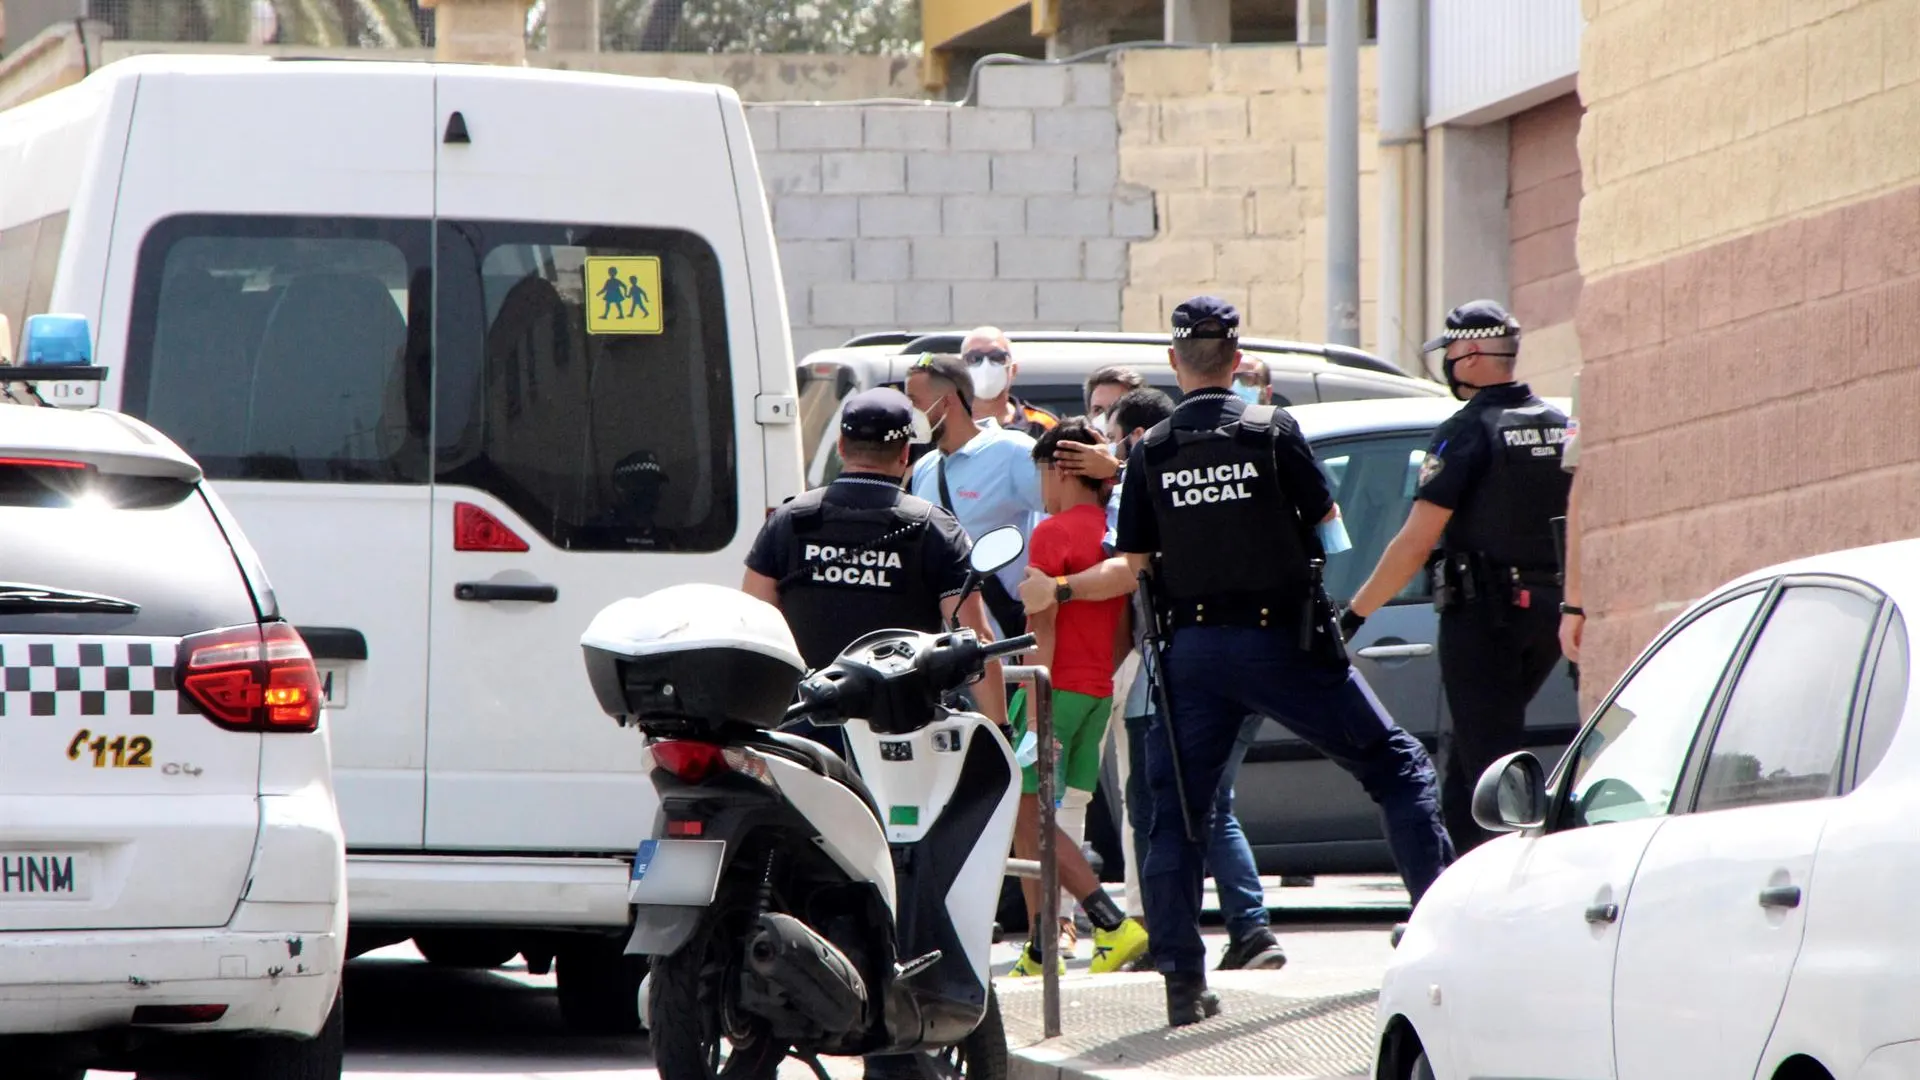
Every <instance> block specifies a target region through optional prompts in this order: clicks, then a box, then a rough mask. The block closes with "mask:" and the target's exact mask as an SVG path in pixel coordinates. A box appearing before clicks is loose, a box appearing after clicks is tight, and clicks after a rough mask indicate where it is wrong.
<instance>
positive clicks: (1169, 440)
mask: <svg viewBox="0 0 1920 1080" xmlns="http://www.w3.org/2000/svg"><path fill="white" fill-rule="evenodd" d="M1239 327H1240V316H1239V314H1238V313H1237V312H1236V311H1235V310H1234V309H1233V306H1232V305H1231V304H1228V303H1227V302H1225V301H1224V300H1220V299H1217V298H1215V297H1210V296H1201V297H1195V298H1194V299H1192V300H1188V301H1187V302H1186V303H1183V304H1181V305H1180V306H1179V307H1178V308H1176V309H1174V313H1173V349H1172V350H1171V358H1172V362H1173V369H1174V373H1175V375H1176V376H1177V378H1178V380H1179V383H1180V389H1181V390H1182V391H1183V392H1184V393H1185V395H1186V396H1185V398H1184V400H1182V401H1181V403H1180V405H1179V407H1178V408H1177V409H1175V410H1174V413H1173V416H1172V417H1170V418H1169V419H1168V420H1165V421H1163V422H1161V423H1160V424H1157V425H1155V426H1154V428H1153V429H1152V430H1151V431H1149V432H1148V433H1147V435H1146V437H1145V438H1143V439H1142V440H1141V442H1140V445H1139V446H1138V447H1137V448H1136V449H1135V450H1134V451H1133V453H1130V454H1129V455H1128V461H1129V467H1128V469H1127V471H1126V478H1125V479H1124V481H1122V485H1121V501H1120V511H1119V520H1118V528H1117V535H1116V537H1115V541H1116V542H1115V545H1114V546H1115V548H1116V549H1117V550H1119V551H1121V552H1123V553H1125V554H1126V557H1127V561H1128V563H1129V564H1131V565H1132V566H1133V567H1134V568H1135V569H1136V570H1141V569H1149V568H1151V569H1152V571H1153V574H1154V578H1153V596H1154V599H1155V603H1156V607H1157V608H1158V614H1159V617H1160V621H1161V622H1162V624H1163V625H1165V626H1168V627H1170V628H1171V640H1170V642H1168V644H1167V645H1166V647H1165V653H1164V661H1163V666H1162V670H1163V671H1165V672H1166V675H1167V686H1166V689H1167V697H1168V699H1169V700H1168V705H1169V707H1170V715H1169V716H1167V717H1165V718H1162V717H1156V718H1155V719H1154V722H1153V726H1152V727H1151V728H1150V729H1149V730H1148V743H1147V783H1148V787H1149V789H1150V790H1151V792H1152V796H1153V827H1152V833H1151V841H1150V843H1149V849H1148V852H1147V856H1146V864H1145V866H1144V867H1143V868H1142V876H1143V877H1144V879H1145V881H1146V884H1147V888H1146V890H1145V891H1146V900H1147V924H1148V926H1150V927H1151V928H1152V931H1153V954H1154V960H1155V964H1156V966H1157V967H1158V968H1159V969H1160V971H1161V972H1162V973H1163V974H1165V976H1166V979H1167V1020H1168V1022H1169V1023H1170V1024H1173V1025H1175V1026H1179V1025H1182V1024H1191V1023H1195V1022H1198V1021H1200V1020H1203V1019H1205V1018H1206V1017H1208V1016H1212V1015H1214V1014H1216V1013H1217V1012H1218V1011H1219V1001H1218V999H1217V998H1215V997H1214V995H1212V994H1210V993H1209V992H1208V991H1207V989H1206V959H1207V958H1206V952H1205V947H1204V946H1203V945H1202V943H1201V939H1200V926H1199V917H1200V892H1201V883H1202V877H1203V874H1204V872H1205V869H1204V868H1205V862H1206V845H1205V838H1206V836H1207V823H1208V815H1209V814H1211V812H1212V810H1213V805H1214V796H1215V793H1216V791H1217V789H1218V788H1219V785H1220V783H1221V779H1222V775H1223V773H1224V771H1225V767H1226V764H1227V760H1228V755H1229V754H1230V753H1231V752H1232V750H1233V746H1234V740H1235V739H1236V738H1237V737H1238V736H1239V734H1240V725H1241V721H1242V720H1243V719H1244V718H1245V717H1246V716H1247V714H1248V713H1258V714H1261V715H1264V716H1270V717H1273V718H1274V719H1276V720H1278V721H1279V722H1280V723H1281V724H1283V725H1285V726H1286V727H1287V728H1288V729H1289V730H1291V731H1293V732H1294V734H1296V735H1298V736H1299V737H1300V738H1302V739H1304V740H1305V741H1306V742H1307V743H1308V744H1310V745H1312V746H1313V747H1314V748H1316V749H1318V750H1319V751H1321V752H1322V753H1324V754H1326V755H1327V757H1329V758H1331V759H1332V760H1333V761H1334V762H1336V763H1338V764H1339V765H1340V766H1341V767H1342V768H1344V769H1346V770H1347V771H1348V772H1349V773H1351V774H1352V775H1353V776H1354V777H1355V778H1356V779H1358V780H1359V781H1360V782H1361V784H1362V785H1364V786H1365V788H1366V790H1367V793H1368V794H1369V795H1371V796H1372V797H1373V799H1374V801H1375V802H1377V803H1379V804H1380V806H1381V808H1382V810H1383V811H1384V812H1385V818H1386V824H1387V836H1388V843H1389V846H1390V847H1391V849H1392V851H1393V855H1394V860H1395V862H1396V863H1397V864H1398V865H1399V867H1400V873H1401V877H1402V878H1404V879H1405V881H1406V883H1407V888H1408V890H1409V891H1410V892H1411V893H1412V894H1413V897H1414V899H1415V900H1418V899H1419V897H1420V895H1421V894H1422V893H1424V892H1425V891H1426V888H1427V886H1428V885H1430V884H1432V882H1433V880H1434V879H1435V878H1436V877H1438V876H1439V875H1440V871H1441V870H1442V869H1443V868H1444V867H1445V866H1446V865H1447V863H1449V862H1450V861H1452V859H1453V847H1452V845H1451V844H1450V843H1449V842H1448V839H1447V834H1446V830H1445V829H1444V828H1443V827H1442V826H1441V823H1440V807H1439V796H1438V792H1437V790H1436V784H1435V780H1434V772H1433V765H1432V762H1430V761H1429V760H1428V758H1427V753H1426V750H1425V749H1424V748H1423V747H1422V746H1421V745H1420V742H1419V740H1417V739H1415V738H1413V737H1412V736H1411V735H1408V734H1407V733H1406V732H1404V731H1402V730H1400V728H1399V727H1398V726H1396V725H1395V724H1394V722H1393V720H1392V718H1391V717H1389V716H1388V715H1387V712H1386V710H1385V709H1384V708H1382V707H1381V705H1380V702H1379V699H1377V698H1375V697H1374V695H1373V692H1372V690H1370V689H1369V688H1368V687H1367V685H1366V683H1365V682H1364V681H1362V680H1361V678H1360V676H1359V675H1358V673H1356V672H1355V671H1354V670H1353V668H1352V666H1351V665H1349V664H1348V663H1347V658H1346V651H1345V649H1344V648H1343V647H1342V646H1341V643H1340V639H1339V632H1338V629H1337V627H1336V625H1335V620H1334V613H1333V610H1332V607H1331V605H1330V604H1328V603H1327V602H1325V601H1324V599H1322V598H1321V594H1320V590H1319V588H1318V576H1317V570H1316V568H1315V560H1317V559H1319V558H1321V548H1320V542H1319V539H1318V537H1317V535H1316V532H1315V527H1316V526H1317V525H1319V524H1320V523H1322V522H1328V521H1332V520H1333V518H1334V516H1335V509H1334V505H1333V496H1332V494H1331V493H1330V491H1329V490H1328V487H1327V480H1326V476H1325V474H1323V473H1322V472H1321V471H1320V468H1319V465H1318V463H1316V462H1315V461H1314V457H1313V451H1312V450H1311V449H1310V448H1309V447H1308V445H1307V442H1306V440H1305V439H1304V438H1303V437H1302V436H1301V435H1300V429H1299V427H1298V426H1296V425H1295V423H1294V422H1293V419H1292V417H1290V416H1289V415H1287V413H1286V412H1285V411H1284V410H1281V409H1276V408H1274V407H1272V406H1261V405H1248V404H1246V403H1244V402H1242V401H1241V400H1240V399H1239V398H1238V397H1236V396H1235V395H1234V394H1233V391H1232V389H1231V388H1232V386H1233V378H1234V369H1235V366H1236V365H1237V364H1238V362H1239V360H1240V352H1239V347H1238V343H1237V339H1238V337H1239ZM1156 555H1157V556H1158V558H1157V559H1156V558H1155V556H1156ZM1183 798H1184V800H1185V805H1186V809H1185V812H1184V813H1183V812H1182V806H1181V803H1182V799H1183ZM1188 817H1190V818H1191V820H1192V822H1193V823H1194V825H1195V828H1194V829H1193V830H1192V831H1191V833H1189V831H1188V829H1187V828H1186V826H1185V819H1186V818H1188ZM1190 836H1192V837H1199V838H1200V839H1198V840H1195V839H1190Z"/></svg>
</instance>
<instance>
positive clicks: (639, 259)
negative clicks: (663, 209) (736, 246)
mask: <svg viewBox="0 0 1920 1080" xmlns="http://www.w3.org/2000/svg"><path fill="white" fill-rule="evenodd" d="M439 230H440V231H439V238H438V243H439V263H438V267H439V268H438V279H439V300H438V303H439V318H438V320H437V322H438V331H437V333H438V338H437V341H436V343H435V344H436V352H437V356H438V363H439V371H438V374H439V378H438V381H437V384H436V389H435V397H436V400H437V402H438V408H439V415H438V418H437V424H436V428H435V431H436V435H435V441H436V444H437V446H436V451H435V459H434V460H435V466H434V471H435V478H436V481H437V482H438V483H442V484H457V485H465V486H469V487H474V488H478V489H480V490H483V491H486V492H488V493H490V494H492V495H493V496H495V497H496V498H498V499H500V500H501V501H502V502H504V503H505V504H506V505H507V506H509V507H511V508H512V509H513V511H514V512H515V513H516V514H518V515H520V516H521V517H523V518H525V519H526V520H527V522H528V523H529V524H531V525H532V526H533V527H534V528H536V529H538V530H540V532H541V533H542V534H543V535H544V536H546V538H547V539H548V540H549V541H551V542H552V543H554V544H556V545H558V546H559V547H562V548H566V549H570V550H576V551H631V550H666V551H717V550H719V549H721V548H723V547H725V546H726V545H727V544H728V542H730V541H731V540H732V539H733V535H734V531H735V528H736V526H737V525H738V521H739V510H738V507H737V502H738V498H737V491H736V488H737V482H736V476H737V462H736V448H735V445H734V429H733V376H732V363H731V357H730V354H729V347H728V341H727V329H726V302H725V299H726V298H725V294H724V291H723V289H722V283H721V279H720V264H719V260H718V259H717V258H716V257H715V256H714V253H713V249H712V248H710V247H708V246H707V244H706V243H705V241H703V240H701V239H700V238H698V237H696V236H694V235H692V234H691V233H686V232H680V231H676V230H654V229H629V228H611V227H604V226H565V225H546V224H538V225H536V224H517V223H502V222H442V223H441V224H440V226H439Z"/></svg>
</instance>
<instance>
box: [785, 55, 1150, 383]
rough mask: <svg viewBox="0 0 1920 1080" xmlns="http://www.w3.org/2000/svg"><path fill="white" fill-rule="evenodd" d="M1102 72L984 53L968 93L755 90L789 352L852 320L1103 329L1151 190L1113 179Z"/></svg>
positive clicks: (1113, 131) (1108, 88)
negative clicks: (831, 94) (892, 101)
mask: <svg viewBox="0 0 1920 1080" xmlns="http://www.w3.org/2000/svg"><path fill="white" fill-rule="evenodd" d="M1114 78H1115V76H1114V70H1113V68H1112V67H1111V66H1109V65H1108V64H1106V63H1097V64H1075V65H1069V66H1045V67H1042V66H997V67H989V68H986V69H985V70H983V71H982V72H981V76H980V85H979V94H978V104H977V105H972V106H965V107H956V106H951V105H938V104H928V105H920V106H916V105H867V106H834V105H752V106H749V107H748V113H747V115H748V121H749V123H750V124H751V125H752V130H753V138H754V146H755V150H756V152H757V154H758V156H759V162H760V169H761V178H762V181H763V183H764V185H765V187H766V191H767V198H768V201H769V204H770V205H771V207H772V210H773V224H774V233H775V236H776V238H777V239H778V241H779V245H780V258H781V266H782V272H783V275H784V277H785V280H786V288H787V306H788V317H789V319H790V320H791V322H792V327H793V339H794V350H795V353H796V354H797V355H799V356H804V355H805V354H806V353H808V352H810V351H812V350H814V349H820V348H827V347H831V346H834V345H838V344H840V343H841V342H843V341H844V340H846V339H847V338H848V337H851V336H853V335H854V334H856V333H860V332H863V331H871V330H892V329H942V328H946V327H955V326H971V325H975V324H978V323H994V324H997V325H1000V326H1003V327H1007V328H1009V329H1020V328H1039V327H1045V328H1052V329H1089V330H1113V329H1118V328H1119V327H1120V322H1121V301H1120V294H1121V287H1122V284H1123V282H1124V281H1125V279H1126V275H1127V246H1128V243H1129V242H1130V241H1133V240H1138V239H1145V238H1148V237H1152V236H1153V235H1154V233H1155V229H1156V223H1155V215H1154V202H1153V195H1152V193H1151V192H1149V191H1147V190H1145V189H1143V188H1140V187H1137V186H1133V185H1126V184H1122V183H1121V182H1120V165H1119V153H1118V146H1119V125H1118V123H1117V122H1116V119H1115V114H1114V99H1115V94H1114Z"/></svg>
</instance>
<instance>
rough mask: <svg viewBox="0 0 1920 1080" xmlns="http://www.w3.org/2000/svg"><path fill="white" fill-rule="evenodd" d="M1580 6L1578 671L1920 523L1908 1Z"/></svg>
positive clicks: (1604, 677)
mask: <svg viewBox="0 0 1920 1080" xmlns="http://www.w3.org/2000/svg"><path fill="white" fill-rule="evenodd" d="M1585 8H1586V14H1587V16H1588V18H1589V20H1590V21H1589V24H1588V27H1587V30H1586V34H1585V38H1584V40H1583V46H1582V66H1581V96H1582V98H1583V99H1584V100H1585V101H1586V103H1587V108H1588V111H1587V115H1586V121H1585V123H1584V124H1583V126H1582V129H1581V133H1580V149H1581V163H1582V166H1583V172H1584V176H1585V185H1586V194H1585V198H1584V200H1583V202H1582V205H1581V214H1580V226H1579V229H1580V232H1579V259H1580V266H1581V268H1582V270H1583V271H1584V273H1585V275H1586V282H1585V285H1584V286H1583V288H1582V292H1581V296H1580V302H1579V315H1578V327H1579V336H1580V342H1581V346H1582V349H1583V351H1584V354H1585V357H1586V368H1585V373H1584V374H1583V375H1582V377H1581V394H1582V401H1581V404H1582V406H1583V409H1584V415H1583V417H1582V425H1583V426H1582V438H1583V439H1584V440H1586V445H1585V447H1584V448H1583V451H1582V453H1583V457H1582V465H1583V466H1584V467H1583V468H1582V470H1581V476H1580V481H1579V483H1580V485H1581V498H1582V506H1583V508H1584V512H1585V514H1586V519H1587V520H1586V535H1585V560H1584V567H1583V568H1584V570H1585V573H1586V575H1587V581H1588V583H1589V584H1588V597H1587V599H1588V606H1589V609H1590V610H1591V611H1593V612H1594V614H1595V617H1594V619H1593V620H1592V626H1591V628H1590V631H1589V639H1588V642H1587V649H1588V652H1589V655H1588V657H1587V660H1588V664H1587V667H1588V668H1589V670H1590V671H1591V672H1592V674H1593V679H1592V680H1591V681H1590V682H1589V683H1588V686H1589V693H1590V694H1591V693H1593V692H1596V691H1597V690H1599V689H1603V688H1604V686H1605V683H1606V682H1607V681H1608V680H1611V679H1612V678H1614V677H1615V676H1616V675H1617V674H1618V672H1619V671H1620V670H1621V668H1622V667H1623V666H1624V665H1625V664H1626V663H1627V662H1628V661H1629V660H1630V659H1631V657H1632V655H1633V654H1634V653H1635V652H1636V651H1637V650H1638V649H1640V648H1641V647H1642V646H1644V644H1645V643H1646V641H1647V640H1648V639H1649V638H1651V637H1652V635H1653V634H1654V633H1656V632H1657V631H1658V630H1659V628H1660V627H1661V626H1662V625H1664V624H1665V623H1666V622H1667V621H1668V620H1670V619H1671V618H1672V616H1673V615H1674V614H1675V613H1676V611H1677V610H1678V609H1679V608H1680V607H1682V606H1683V605H1685V604H1686V603H1688V602H1689V601H1691V600H1693V599H1695V598H1697V597H1698V596H1700V595H1701V594H1703V593H1704V592H1706V591H1707V590H1709V589H1711V588H1713V587H1714V586H1716V585H1718V584H1719V583H1721V582H1722V581H1725V580H1726V579H1728V578H1730V577H1733V576H1735V575H1737V574H1739V573H1742V572H1745V571H1748V570H1752V569H1755V568H1758V567H1761V566H1765V565H1769V564H1771V563H1775V562H1778V561H1781V560H1783V559H1788V558H1794V557H1798V556H1803V555H1808V554H1813V553H1817V552H1820V551H1827V550H1832V549H1835V548H1841V547H1847V546H1852V545H1858V544H1866V543H1873V542H1878V541H1883V540H1891V539H1896V538H1902V537H1910V536H1913V535H1916V533H1920V154H1917V153H1916V152H1915V151H1914V147H1915V146H1916V145H1920V4H1915V3H1913V2H1912V0H1822V2H1819V3H1814V2H1806V3H1792V4H1782V3H1774V2H1762V0H1720V2H1717V3H1714V4H1699V3H1695V2H1692V0H1636V2H1631V3H1629V2H1620V0H1587V2H1586V4H1585Z"/></svg>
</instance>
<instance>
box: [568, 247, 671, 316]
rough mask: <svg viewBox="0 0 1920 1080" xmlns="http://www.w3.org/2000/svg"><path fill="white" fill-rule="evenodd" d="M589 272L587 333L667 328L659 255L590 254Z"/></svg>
mask: <svg viewBox="0 0 1920 1080" xmlns="http://www.w3.org/2000/svg"><path fill="white" fill-rule="evenodd" d="M586 275H587V333H589V334H659V333H663V332H665V330H666V328H667V323H666V318H665V317H664V315H663V313H662V312H661V303H662V300H663V298H662V297H661V295H660V259H659V257H658V256H654V255H590V256H588V257H587V266H586Z"/></svg>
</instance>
